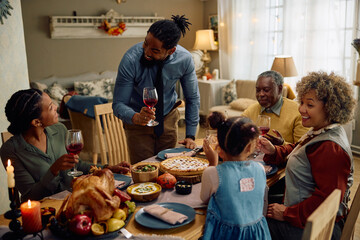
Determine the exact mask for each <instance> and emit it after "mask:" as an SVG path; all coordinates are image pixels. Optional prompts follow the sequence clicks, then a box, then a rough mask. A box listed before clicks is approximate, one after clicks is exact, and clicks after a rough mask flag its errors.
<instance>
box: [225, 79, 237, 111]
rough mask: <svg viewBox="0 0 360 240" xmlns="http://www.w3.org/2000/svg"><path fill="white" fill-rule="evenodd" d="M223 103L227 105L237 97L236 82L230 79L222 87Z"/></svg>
mask: <svg viewBox="0 0 360 240" xmlns="http://www.w3.org/2000/svg"><path fill="white" fill-rule="evenodd" d="M222 95H223V104H224V105H227V104H229V103H231V102H232V101H233V100H235V99H236V98H237V94H236V83H235V80H232V81H231V82H229V83H228V84H226V85H225V86H224V87H223V88H222Z"/></svg>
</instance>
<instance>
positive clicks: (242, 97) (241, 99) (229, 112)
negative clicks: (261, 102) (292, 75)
mask: <svg viewBox="0 0 360 240" xmlns="http://www.w3.org/2000/svg"><path fill="white" fill-rule="evenodd" d="M255 86H256V81H253V80H236V81H235V80H233V81H232V82H231V83H230V84H228V85H227V86H225V87H224V89H223V92H222V95H223V98H224V101H223V102H224V105H219V106H214V107H212V108H210V112H214V111H218V112H222V113H224V114H225V115H226V116H227V117H235V116H240V115H241V114H242V112H243V111H244V110H245V109H246V108H247V107H248V106H250V105H251V104H253V103H256V101H257V100H256V96H255V94H256V88H255ZM282 95H283V96H285V97H288V98H291V99H293V98H295V95H294V93H293V91H292V90H291V88H290V86H289V85H284V87H283V92H282ZM226 103H228V104H226Z"/></svg>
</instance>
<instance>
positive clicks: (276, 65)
mask: <svg viewBox="0 0 360 240" xmlns="http://www.w3.org/2000/svg"><path fill="white" fill-rule="evenodd" d="M271 70H273V71H277V72H279V73H280V74H281V75H282V76H283V77H294V76H297V75H298V73H297V71H296V67H295V64H294V60H293V58H292V57H291V56H276V57H275V59H274V62H273V65H272V66H271Z"/></svg>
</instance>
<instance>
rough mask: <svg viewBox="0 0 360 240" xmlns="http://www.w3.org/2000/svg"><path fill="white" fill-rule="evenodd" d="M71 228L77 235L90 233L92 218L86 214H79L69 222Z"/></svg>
mask: <svg viewBox="0 0 360 240" xmlns="http://www.w3.org/2000/svg"><path fill="white" fill-rule="evenodd" d="M69 230H70V231H71V232H73V233H75V234H76V235H81V236H84V235H88V234H89V233H90V231H91V218H89V217H88V216H86V215H85V214H78V215H76V216H75V217H73V218H72V219H71V221H70V223H69Z"/></svg>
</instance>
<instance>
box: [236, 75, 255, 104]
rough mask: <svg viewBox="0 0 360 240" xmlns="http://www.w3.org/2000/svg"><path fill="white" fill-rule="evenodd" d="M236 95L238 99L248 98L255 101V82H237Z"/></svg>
mask: <svg viewBox="0 0 360 240" xmlns="http://www.w3.org/2000/svg"><path fill="white" fill-rule="evenodd" d="M236 94H237V96H238V97H239V98H250V99H254V100H256V81H253V80H237V81H236Z"/></svg>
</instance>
